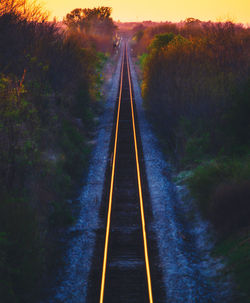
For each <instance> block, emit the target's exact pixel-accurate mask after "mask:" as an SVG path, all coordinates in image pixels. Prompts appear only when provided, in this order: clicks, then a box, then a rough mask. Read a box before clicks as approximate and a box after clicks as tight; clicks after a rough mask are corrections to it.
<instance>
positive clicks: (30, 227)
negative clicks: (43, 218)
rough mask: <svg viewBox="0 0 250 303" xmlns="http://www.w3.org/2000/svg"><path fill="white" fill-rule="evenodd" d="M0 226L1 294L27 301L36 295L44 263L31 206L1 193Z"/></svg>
mask: <svg viewBox="0 0 250 303" xmlns="http://www.w3.org/2000/svg"><path fill="white" fill-rule="evenodd" d="M10 222H11V224H10ZM0 230H1V238H0V256H1V261H0V267H1V271H0V281H1V286H3V287H1V298H2V299H3V300H4V302H25V301H26V300H27V302H28V301H29V300H30V299H32V298H33V297H34V295H35V293H34V291H33V289H34V287H37V283H38V279H39V276H40V274H41V273H42V272H43V265H44V263H43V257H42V249H41V239H40V235H39V227H38V222H37V216H36V214H35V212H34V209H32V208H31V207H30V206H29V204H28V203H27V202H26V201H25V200H22V199H20V198H15V197H10V196H5V197H2V199H1V204H0Z"/></svg>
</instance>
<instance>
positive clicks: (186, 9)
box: [43, 0, 250, 23]
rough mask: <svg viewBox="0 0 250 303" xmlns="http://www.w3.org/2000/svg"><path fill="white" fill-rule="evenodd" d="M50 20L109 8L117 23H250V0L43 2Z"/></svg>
mask: <svg viewBox="0 0 250 303" xmlns="http://www.w3.org/2000/svg"><path fill="white" fill-rule="evenodd" d="M43 3H44V6H45V7H46V8H47V9H48V10H49V11H50V12H51V18H53V17H54V16H56V17H57V18H58V19H62V17H63V16H65V15H66V14H67V13H68V12H70V11H71V10H72V9H74V8H84V7H89V8H93V7H96V6H111V7H112V8H113V14H112V17H113V19H114V20H120V21H143V20H152V21H166V20H167V21H181V20H185V19H186V18H188V17H194V18H198V19H200V20H202V21H206V20H212V21H225V20H227V19H232V20H234V21H235V22H242V23H250V0H172V1H167V0H124V1H123V0H67V1H66V0H44V1H43Z"/></svg>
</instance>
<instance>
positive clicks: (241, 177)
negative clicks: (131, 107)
mask: <svg viewBox="0 0 250 303" xmlns="http://www.w3.org/2000/svg"><path fill="white" fill-rule="evenodd" d="M132 47H133V50H134V53H135V54H136V55H137V56H138V58H139V62H140V64H141V67H142V75H141V77H142V95H143V98H144V106H145V108H146V111H147V114H148V117H149V119H150V120H151V121H152V123H153V125H154V127H155V130H156V132H157V134H158V135H159V138H160V141H161V143H162V146H163V149H164V150H165V152H166V153H167V154H168V157H169V156H170V155H171V158H172V162H173V163H174V165H175V167H176V170H177V171H178V172H180V171H182V172H183V171H184V172H185V173H182V175H186V176H188V177H186V179H185V182H186V183H187V184H188V185H189V188H190V190H191V193H192V195H193V197H195V199H196V201H197V204H198V205H199V207H200V209H201V211H202V213H203V215H204V217H205V218H207V219H209V220H210V221H211V222H212V223H213V225H214V227H215V230H216V231H217V233H218V237H219V238H220V239H223V240H224V241H225V242H224V243H226V241H228V239H229V237H230V236H232V237H233V240H232V241H231V243H233V244H231V246H230V245H229V246H227V247H231V248H232V246H233V245H234V246H233V247H234V248H235V249H236V247H237V250H236V251H237V254H238V255H237V254H236V253H235V255H233V254H232V256H231V255H230V256H231V257H232V260H233V261H232V264H231V265H232V268H233V269H234V273H237V274H235V276H236V279H238V282H239V285H240V287H241V291H242V290H243V291H244V292H245V293H248V291H249V290H248V287H247V286H246V282H245V281H248V282H249V281H250V277H249V274H248V273H247V270H244V269H243V267H244V266H245V265H244V266H243V264H248V265H249V260H248V259H247V258H246V252H248V253H249V251H250V247H249V244H248V242H247V241H246V242H244V243H245V244H244V245H243V248H239V247H241V246H240V245H239V242H240V241H241V240H242V239H247V237H248V236H247V234H248V230H249V216H250V158H249V155H250V140H249V134H250V120H249V116H250V55H249V54H250V28H249V27H245V26H243V25H240V24H234V23H232V22H224V23H222V22H218V23H213V22H201V21H199V20H197V19H193V18H189V19H187V20H186V21H185V22H183V23H181V24H174V23H166V24H163V25H160V26H155V27H150V28H146V27H145V26H141V25H140V26H137V28H136V29H135V31H134V36H133V43H132ZM240 239H241V240H240ZM242 241H243V240H242ZM225 245H226V244H225ZM227 245H228V243H227ZM227 249H229V248H227ZM238 249H239V251H238ZM225 251H227V250H226V249H225V250H224V252H225ZM231 251H233V249H231ZM239 256H240V257H239ZM240 258H241V261H239V260H238V259H240ZM235 260H237V261H235ZM241 265H242V266H241ZM246 268H247V266H246ZM240 300H241V301H240V302H245V301H244V299H242V298H241V299H240ZM245 300H246V298H245Z"/></svg>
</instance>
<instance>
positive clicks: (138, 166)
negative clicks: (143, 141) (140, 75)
mask: <svg viewBox="0 0 250 303" xmlns="http://www.w3.org/2000/svg"><path fill="white" fill-rule="evenodd" d="M126 52H127V45H126ZM127 66H128V79H129V91H130V104H131V113H132V123H133V133H134V144H135V157H136V170H137V179H138V189H139V197H140V209H141V222H142V233H143V243H144V254H145V263H146V271H147V281H148V294H149V302H150V303H153V294H152V284H151V275H150V266H149V258H148V244H147V234H146V224H145V216H144V206H143V197H142V187H141V173H140V165H139V157H138V147H137V139H136V128H135V116H134V107H133V95H132V85H131V75H130V67H129V60H128V56H127Z"/></svg>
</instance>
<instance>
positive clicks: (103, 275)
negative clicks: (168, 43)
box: [99, 49, 125, 303]
mask: <svg viewBox="0 0 250 303" xmlns="http://www.w3.org/2000/svg"><path fill="white" fill-rule="evenodd" d="M124 53H125V49H124V50H123V55H122V68H121V79H120V92H119V101H118V109H117V119H116V129H115V144H114V151H113V162H112V173H111V183H110V192H109V206H108V215H107V227H106V236H105V246H104V257H103V267H102V282H101V291H100V301H99V302H100V303H103V299H104V287H105V278H106V269H107V257H108V242H109V234H110V221H111V210H112V200H113V191H114V176H115V163H116V152H117V139H118V130H119V119H120V108H121V96H122V84H123V69H124Z"/></svg>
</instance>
